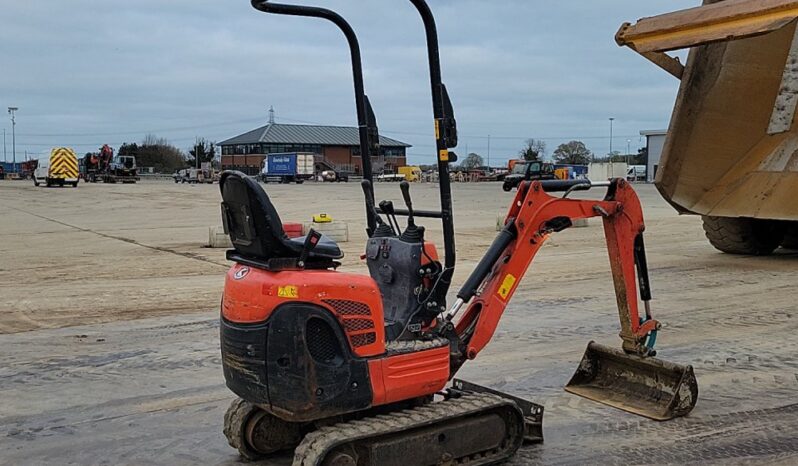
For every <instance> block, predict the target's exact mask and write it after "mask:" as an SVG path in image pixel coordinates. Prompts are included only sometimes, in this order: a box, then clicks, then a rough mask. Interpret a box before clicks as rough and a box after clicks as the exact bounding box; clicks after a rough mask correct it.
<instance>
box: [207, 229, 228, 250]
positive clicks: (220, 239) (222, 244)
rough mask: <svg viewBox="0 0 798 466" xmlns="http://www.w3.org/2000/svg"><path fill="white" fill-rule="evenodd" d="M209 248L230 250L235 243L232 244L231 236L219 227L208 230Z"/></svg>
mask: <svg viewBox="0 0 798 466" xmlns="http://www.w3.org/2000/svg"><path fill="white" fill-rule="evenodd" d="M208 247H209V248H225V249H230V248H232V247H233V243H232V242H230V236H228V235H227V233H225V232H224V227H221V226H219V227H210V228H208Z"/></svg>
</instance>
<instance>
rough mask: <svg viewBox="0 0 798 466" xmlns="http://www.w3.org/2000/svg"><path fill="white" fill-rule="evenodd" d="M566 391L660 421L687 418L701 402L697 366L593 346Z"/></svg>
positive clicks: (589, 345) (588, 348)
mask: <svg viewBox="0 0 798 466" xmlns="http://www.w3.org/2000/svg"><path fill="white" fill-rule="evenodd" d="M565 390H566V391H567V392H569V393H573V394H575V395H579V396H583V397H585V398H588V399H590V400H593V401H598V402H599V403H603V404H606V405H609V406H613V407H615V408H618V409H622V410H624V411H628V412H630V413H634V414H638V415H640V416H645V417H647V418H650V419H654V420H657V421H667V420H668V419H673V418H675V417H679V416H684V415H686V414H688V413H689V412H690V411H692V410H693V407H694V406H695V404H696V401H697V400H698V382H697V381H696V378H695V374H694V373H693V366H682V365H679V364H674V363H671V362H667V361H663V360H661V359H656V358H653V357H646V358H643V357H640V356H637V355H632V354H626V353H624V352H623V351H621V350H617V349H615V348H610V347H608V346H603V345H599V344H598V343H595V342H590V343H589V344H588V345H587V350H586V351H585V355H584V357H583V358H582V361H581V362H580V363H579V367H578V368H577V370H576V373H575V374H574V376H573V377H572V378H571V381H570V382H568V385H566V386H565Z"/></svg>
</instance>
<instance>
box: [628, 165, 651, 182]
mask: <svg viewBox="0 0 798 466" xmlns="http://www.w3.org/2000/svg"><path fill="white" fill-rule="evenodd" d="M626 180H627V181H646V166H645V165H629V168H628V169H627V171H626Z"/></svg>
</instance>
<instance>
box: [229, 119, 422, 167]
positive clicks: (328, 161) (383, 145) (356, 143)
mask: <svg viewBox="0 0 798 466" xmlns="http://www.w3.org/2000/svg"><path fill="white" fill-rule="evenodd" d="M219 146H220V147H221V151H222V169H224V170H228V169H231V170H240V171H242V172H244V173H247V174H250V175H254V174H257V173H258V172H259V171H260V168H261V166H262V164H263V159H264V158H265V157H266V156H267V155H268V154H281V153H286V152H310V153H313V154H315V155H316V167H317V170H324V169H327V168H333V169H339V170H346V171H349V172H352V173H354V174H360V173H361V172H362V163H361V158H360V139H359V133H358V128H355V127H348V126H317V125H293V124H292V125H289V124H281V123H269V124H267V125H266V126H262V127H260V128H257V129H253V130H252V131H248V132H246V133H244V134H241V135H239V136H236V137H233V138H230V139H228V140H226V141H222V142H220V143H219ZM409 147H411V146H410V145H409V144H406V143H404V142H401V141H397V140H395V139H391V138H387V137H384V136H380V156H379V157H374V161H373V162H372V165H373V167H374V171H375V173H379V172H381V171H393V170H395V169H396V168H397V167H401V166H404V165H407V148H409Z"/></svg>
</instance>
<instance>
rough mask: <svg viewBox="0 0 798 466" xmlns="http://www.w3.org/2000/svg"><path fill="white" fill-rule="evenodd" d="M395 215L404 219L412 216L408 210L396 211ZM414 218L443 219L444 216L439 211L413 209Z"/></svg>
mask: <svg viewBox="0 0 798 466" xmlns="http://www.w3.org/2000/svg"><path fill="white" fill-rule="evenodd" d="M380 210H381V211H382V212H383V213H387V212H385V210H383V209H380ZM393 213H394V215H400V216H402V217H407V216H409V215H410V212H408V211H407V209H394V210H393ZM413 216H414V217H420V218H443V214H442V213H440V212H438V211H435V210H416V209H413Z"/></svg>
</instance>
